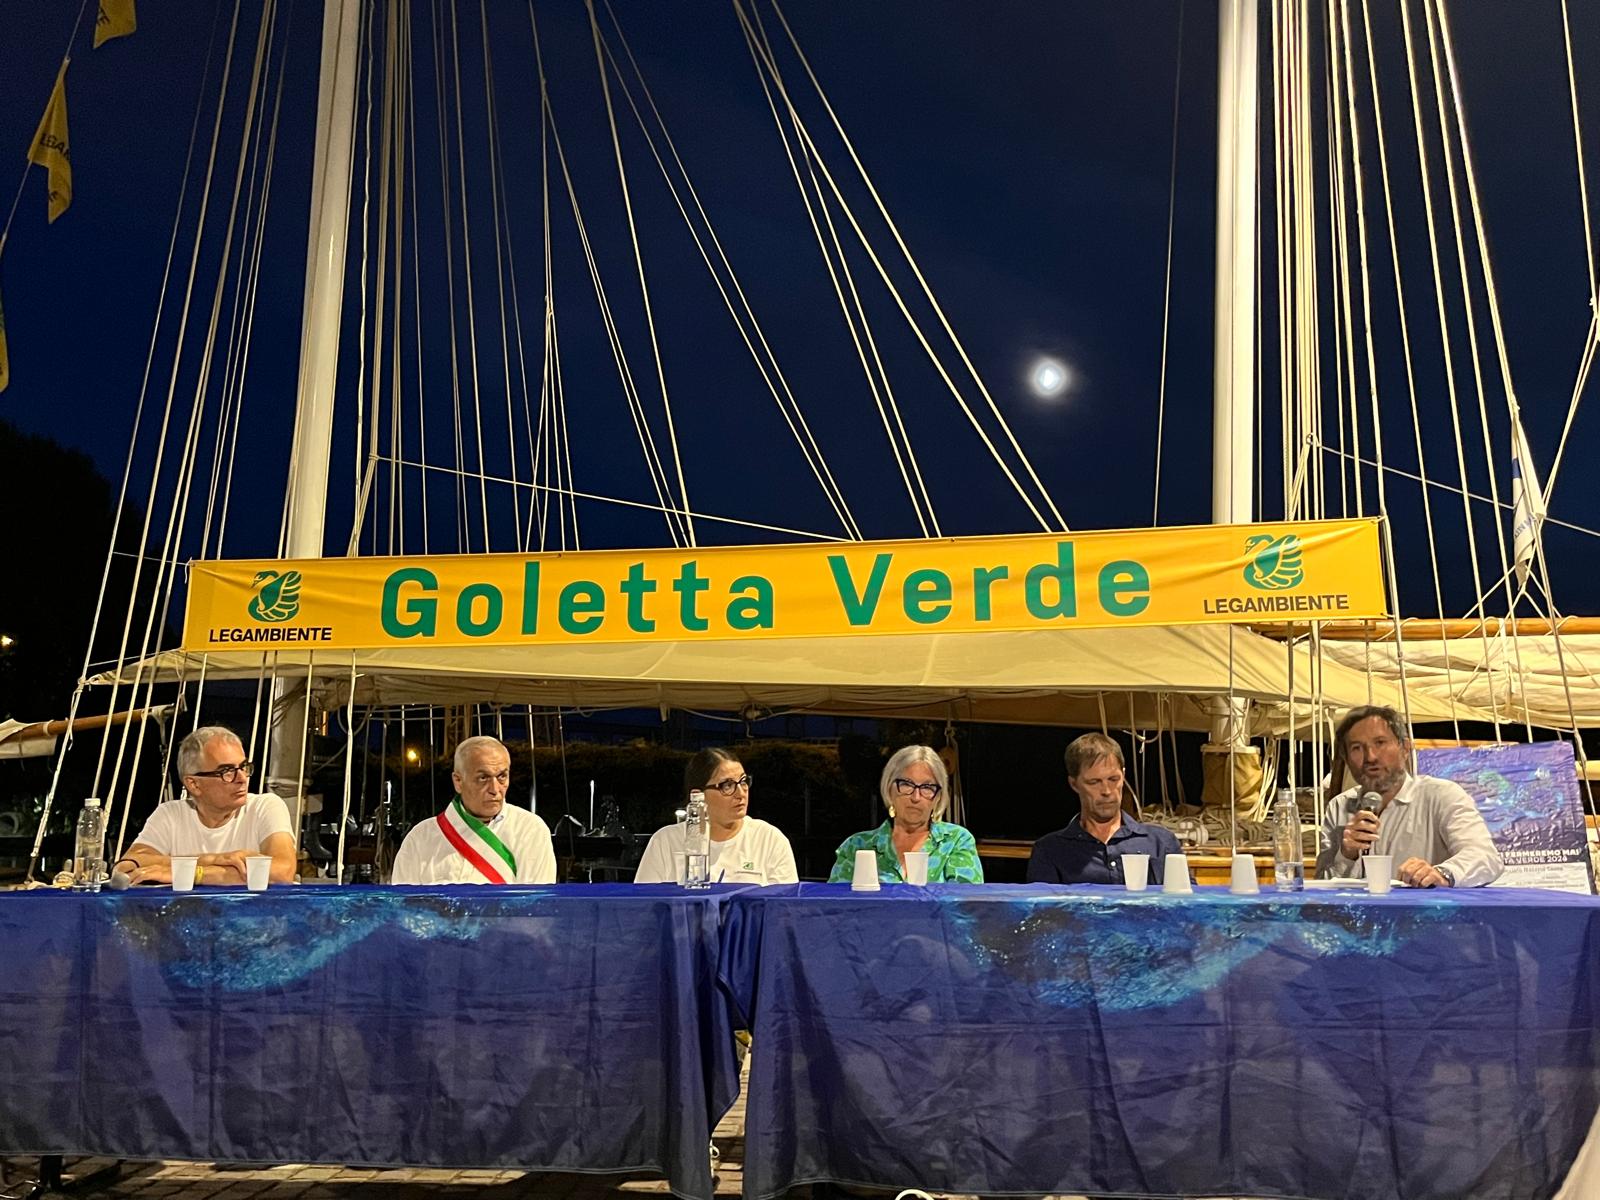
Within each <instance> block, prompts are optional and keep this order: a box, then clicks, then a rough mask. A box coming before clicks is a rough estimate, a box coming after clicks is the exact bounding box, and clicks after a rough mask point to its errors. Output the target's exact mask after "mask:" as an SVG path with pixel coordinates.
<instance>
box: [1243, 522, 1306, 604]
mask: <svg viewBox="0 0 1600 1200" xmlns="http://www.w3.org/2000/svg"><path fill="white" fill-rule="evenodd" d="M1244 549H1245V553H1246V554H1248V555H1249V556H1250V560H1249V561H1248V562H1247V563H1245V566H1244V581H1245V582H1246V583H1248V584H1249V585H1250V586H1251V587H1253V588H1258V589H1260V590H1261V591H1263V592H1283V591H1288V590H1289V589H1290V588H1294V587H1299V586H1300V584H1301V583H1303V582H1304V581H1305V577H1306V572H1305V568H1304V567H1302V566H1301V565H1300V539H1299V538H1298V537H1296V536H1295V535H1294V534H1292V533H1286V534H1284V535H1283V536H1282V537H1279V538H1275V537H1273V536H1272V535H1271V534H1269V533H1258V534H1256V535H1255V536H1254V537H1251V538H1247V539H1246V540H1245V543H1244Z"/></svg>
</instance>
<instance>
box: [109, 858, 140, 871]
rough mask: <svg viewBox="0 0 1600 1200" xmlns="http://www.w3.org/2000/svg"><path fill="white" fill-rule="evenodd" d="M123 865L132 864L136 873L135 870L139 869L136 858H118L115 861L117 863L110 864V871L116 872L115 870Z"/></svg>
mask: <svg viewBox="0 0 1600 1200" xmlns="http://www.w3.org/2000/svg"><path fill="white" fill-rule="evenodd" d="M123 863H132V864H133V869H134V870H136V871H137V870H138V869H139V860H138V859H137V858H119V859H117V861H116V862H114V863H112V864H111V869H112V870H113V871H115V870H116V869H117V868H118V867H120V866H121V865H122V864H123Z"/></svg>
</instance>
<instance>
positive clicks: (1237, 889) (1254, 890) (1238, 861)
mask: <svg viewBox="0 0 1600 1200" xmlns="http://www.w3.org/2000/svg"><path fill="white" fill-rule="evenodd" d="M1228 890H1229V891H1230V892H1232V893H1233V894H1234V895H1235V896H1256V895H1260V893H1261V882H1260V880H1258V879H1257V878H1256V857H1255V855H1253V854H1235V855H1234V856H1233V875H1232V877H1231V878H1230V879H1229V880H1228Z"/></svg>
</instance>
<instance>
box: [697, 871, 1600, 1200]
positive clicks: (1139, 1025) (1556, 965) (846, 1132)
mask: <svg viewBox="0 0 1600 1200" xmlns="http://www.w3.org/2000/svg"><path fill="white" fill-rule="evenodd" d="M1597 932H1600V902H1597V901H1596V900H1594V899H1593V898H1587V897H1578V896H1569V895H1564V894H1560V893H1550V892H1515V891H1499V890H1496V891H1476V892H1400V891H1397V892H1396V893H1394V894H1392V895H1390V896H1387V897H1368V896H1365V895H1342V894H1341V895H1336V894H1332V893H1326V892H1314V893H1313V892H1307V893H1302V894H1298V895H1297V894H1287V895H1279V894H1276V893H1274V892H1273V891H1271V890H1270V889H1269V890H1268V892H1267V893H1265V894H1263V895H1261V896H1255V897H1246V896H1231V895H1229V894H1228V893H1227V892H1226V891H1222V890H1213V889H1204V888H1203V889H1200V890H1199V891H1198V892H1197V893H1196V894H1195V895H1193V896H1165V895H1163V894H1161V893H1160V892H1146V893H1142V894H1140V895H1131V894H1129V893H1127V892H1124V891H1121V890H1118V889H1111V888H1085V887H1079V888H1065V887H1050V886H1043V885H1031V886H1028V887H1006V886H987V887H970V886H965V887H964V886H960V885H946V886H934V887H930V888H926V889H921V888H911V887H906V886H894V887H887V888H885V889H884V891H883V892H882V893H881V894H877V895H874V894H870V893H868V894H852V893H851V892H850V891H849V890H848V888H846V887H844V886H843V885H838V886H828V885H819V884H801V885H799V886H790V887H781V888H764V889H761V890H759V891H751V892H746V893H744V894H743V895H741V896H740V897H739V898H738V899H737V901H736V902H735V903H734V904H732V905H730V906H729V909H728V912H727V914H726V920H725V925H724V931H723V953H722V970H723V974H724V980H725V983H726V985H727V986H728V987H729V989H730V991H731V993H732V994H733V995H734V996H735V998H736V1000H737V1003H738V1005H739V1006H740V1008H741V1009H742V1010H743V1012H744V1015H745V1016H746V1018H747V1019H748V1021H749V1024H750V1028H751V1030H752V1032H753V1034H754V1044H753V1046H752V1054H753V1055H754V1059H753V1061H752V1064H751V1076H750V1079H751V1082H750V1095H749V1097H748V1104H747V1108H746V1130H745V1163H744V1188H745V1196H746V1197H748V1198H750V1200H764V1198H766V1197H771V1196H777V1195H779V1194H781V1193H782V1192H783V1191H784V1190H785V1189H786V1188H788V1187H790V1186H793V1185H796V1184H799V1183H804V1182H807V1181H812V1180H819V1179H828V1180H834V1181H838V1182H845V1183H857V1184H865V1185H878V1186H883V1187H890V1188H899V1187H903V1186H917V1187H921V1188H925V1189H928V1190H932V1191H946V1192H960V1193H981V1194H999V1193H1006V1192H1024V1193H1034V1194H1039V1193H1061V1192H1067V1193H1074V1192H1090V1193H1101V1194H1104V1193H1115V1194H1118V1195H1138V1196H1173V1195H1189V1196H1193V1195H1202V1196H1214V1195H1228V1196H1292V1197H1317V1198H1329V1200H1332V1198H1334V1197H1337V1198H1339V1200H1362V1198H1371V1200H1380V1198H1381V1200H1396V1198H1399V1200H1421V1198H1434V1197H1437V1198H1441V1200H1442V1198H1444V1197H1451V1198H1455V1197H1464V1196H1471V1197H1497V1198H1500V1200H1523V1198H1529V1200H1532V1198H1544V1197H1548V1196H1550V1195H1551V1194H1553V1192H1554V1191H1555V1190H1556V1188H1557V1187H1558V1186H1559V1184H1560V1182H1561V1180H1562V1178H1563V1176H1564V1175H1565V1174H1566V1171H1567V1168H1568V1166H1569V1165H1570V1164H1571V1162H1572V1159H1573V1157H1574V1155H1575V1154H1576V1152H1577V1149H1578V1147H1579V1145H1580V1143H1581V1142H1582V1140H1583V1138H1584V1136H1585V1134H1586V1133H1587V1131H1588V1129H1589V1125H1590V1122H1591V1119H1592V1118H1593V1117H1594V1115H1595V1111H1596V1104H1597V1098H1600V1061H1597V1046H1596V1017H1597V1011H1596V1003H1597V998H1600V944H1597V938H1596V934H1597Z"/></svg>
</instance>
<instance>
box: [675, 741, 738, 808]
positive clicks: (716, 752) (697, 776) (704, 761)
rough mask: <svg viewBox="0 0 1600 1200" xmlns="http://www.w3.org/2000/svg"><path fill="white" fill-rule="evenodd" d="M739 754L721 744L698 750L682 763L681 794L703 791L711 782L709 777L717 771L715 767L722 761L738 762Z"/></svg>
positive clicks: (686, 794)
mask: <svg viewBox="0 0 1600 1200" xmlns="http://www.w3.org/2000/svg"><path fill="white" fill-rule="evenodd" d="M738 761H739V756H738V755H736V754H734V753H733V752H732V751H730V750H724V749H723V748H722V747H721V746H707V747H706V748H705V749H704V750H698V751H696V752H695V754H694V755H693V756H692V757H691V758H690V759H689V761H688V762H686V763H684V764H683V794H684V795H685V796H688V794H689V793H690V792H703V791H705V790H706V784H708V783H710V782H711V777H712V776H713V775H715V774H716V773H717V768H718V767H720V766H721V765H722V764H723V763H731V762H738Z"/></svg>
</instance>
